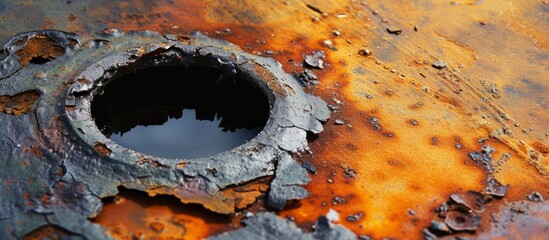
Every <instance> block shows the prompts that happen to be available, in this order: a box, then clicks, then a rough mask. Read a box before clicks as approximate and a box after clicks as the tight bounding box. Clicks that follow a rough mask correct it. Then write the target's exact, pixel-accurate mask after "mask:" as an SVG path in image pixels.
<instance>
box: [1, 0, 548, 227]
mask: <svg viewBox="0 0 549 240" xmlns="http://www.w3.org/2000/svg"><path fill="white" fill-rule="evenodd" d="M548 11H549V4H548V3H546V2H545V1H465V0H464V1H390V2H389V1H381V2H380V1H320V0H318V1H313V0H311V1H291V0H289V1H268V2H261V3H259V2H256V1H247V0H244V1H155V2H149V1H121V2H116V3H113V2H111V1H94V2H85V1H78V2H77V1H56V2H50V3H34V2H30V1H18V2H17V3H11V2H10V3H0V19H1V20H2V23H1V24H0V29H1V30H0V40H2V42H7V41H8V40H9V39H10V38H11V37H12V36H14V35H16V34H17V33H20V32H25V31H30V30H35V29H59V30H63V31H66V32H74V33H76V34H79V35H81V36H90V35H92V34H93V33H95V32H97V31H101V30H102V29H104V28H107V27H116V28H120V29H122V30H124V31H129V30H152V31H156V32H160V33H161V34H173V35H175V36H177V37H179V38H182V39H184V38H186V37H187V36H189V33H190V32H192V31H196V30H199V31H201V32H204V33H205V34H206V35H208V36H209V37H212V38H219V39H225V40H228V41H230V42H232V43H234V44H236V45H237V46H239V47H240V48H242V49H244V50H245V51H247V52H249V53H251V54H254V55H266V56H268V57H272V58H274V59H276V60H277V61H278V62H280V63H281V64H282V67H283V69H284V70H285V72H288V73H292V72H295V73H296V75H300V74H301V72H302V71H303V70H304V68H305V66H304V65H303V61H304V60H305V59H306V56H307V55H311V54H312V52H314V51H317V50H323V51H324V52H325V54H326V58H324V59H323V61H324V63H323V69H317V68H312V69H310V71H312V73H313V74H314V75H316V76H317V77H318V85H312V84H311V85H308V86H307V87H306V91H309V92H311V93H313V94H315V95H317V96H321V98H322V99H324V100H325V101H326V102H327V103H328V104H329V105H330V106H331V107H332V109H333V111H332V117H331V120H329V121H328V123H326V124H325V125H324V129H325V130H324V131H323V132H322V133H320V134H319V135H318V137H316V138H314V139H310V140H311V142H310V143H309V146H310V149H311V150H312V151H313V154H312V155H309V154H301V156H294V157H295V158H296V159H297V160H298V161H300V162H307V166H309V167H308V169H311V166H312V167H313V168H314V172H316V174H314V175H310V178H311V180H312V181H311V182H310V183H309V184H308V185H307V186H306V187H305V188H306V189H307V190H308V191H309V193H310V196H309V197H308V198H306V199H304V200H301V201H299V202H298V203H297V204H293V205H290V206H287V207H286V208H285V209H284V210H283V211H280V212H277V214H278V215H279V216H282V217H291V218H293V219H295V222H296V223H297V225H298V226H299V227H302V228H304V229H310V228H311V226H312V224H313V222H315V221H316V220H317V218H318V217H319V216H324V215H326V214H327V213H328V212H329V209H334V210H335V211H337V212H338V213H339V216H340V219H339V221H337V222H336V223H338V224H342V225H344V226H346V227H347V228H349V229H351V230H353V231H354V232H355V233H356V234H358V235H364V236H371V237H374V238H383V237H395V238H422V237H424V236H431V235H429V234H431V233H434V234H438V235H439V236H445V235H447V234H452V235H451V236H456V235H455V234H456V233H457V234H461V235H463V236H467V237H480V238H490V237H492V236H526V235H525V234H528V233H530V232H529V229H534V230H533V231H535V232H536V233H537V234H536V236H541V238H543V236H547V234H548V232H547V231H548V230H547V227H546V223H547V222H548V217H547V207H546V206H547V202H546V201H543V200H541V202H537V203H535V204H533V203H532V204H527V203H523V202H522V201H524V200H525V199H527V198H528V196H530V198H532V199H538V197H532V196H534V195H532V194H533V193H534V192H538V193H539V196H542V198H545V199H547V198H548V197H549V196H548V193H549V192H548V189H549V186H548V185H549V181H548V174H549V163H548V158H547V154H548V153H549V150H548V148H549V147H548V145H549V144H548V135H549V128H548V127H547V126H548V124H547V123H549V122H548V121H549V120H548V119H549V111H548V106H547V96H549V94H548V92H549V85H548V79H547V76H548V74H547V71H548V68H547V66H548V61H549V60H548V59H549V58H548V57H547V56H548V44H549V42H548V37H547V36H549V30H548V29H549V26H548V21H547V17H546V16H547V12H548ZM20 16H29V17H28V18H21V17H20ZM327 40H328V41H327ZM366 50H367V51H366ZM4 54H5V53H4ZM54 57H55V56H54ZM22 90H23V89H22ZM26 90H30V89H26ZM0 91H1V92H0V96H2V98H0V100H1V101H2V102H12V103H17V104H15V105H20V106H19V107H17V108H11V107H10V108H5V107H4V105H2V112H3V113H2V114H4V116H8V115H9V113H7V112H12V113H13V112H21V113H23V112H26V111H27V110H26V109H27V108H26V107H25V106H26V105H28V104H27V103H32V102H33V101H34V100H33V99H34V96H36V93H35V92H34V93H33V92H28V93H27V94H25V95H17V94H19V93H20V92H15V91H12V90H8V89H1V90H0ZM5 99H9V100H5ZM14 99H15V100H14ZM10 116H12V115H10ZM21 116H28V118H29V120H28V121H31V120H32V119H30V118H32V113H30V114H23V115H21ZM53 122H54V123H55V121H53ZM334 123H336V124H334ZM4 128H9V127H4ZM5 131H6V132H3V133H5V134H8V135H11V134H15V132H17V131H14V130H13V129H5ZM49 134H53V133H49ZM58 134H61V133H58ZM33 137H36V136H23V135H21V136H20V138H21V139H25V138H33ZM3 141H4V142H9V141H7V140H3ZM13 145H15V146H16V145H17V142H14V143H13ZM488 146H489V147H488ZM25 147H26V148H25ZM2 149H6V150H8V152H9V149H15V147H13V146H11V145H10V144H9V143H6V144H4V145H3V147H2ZM21 149H27V150H26V151H28V152H29V153H40V154H44V155H48V154H51V152H52V151H55V149H49V148H48V146H47V145H39V146H23V145H21ZM2 160H4V158H3V159H2ZM4 161H5V160H4ZM29 161H30V162H31V163H32V160H29ZM14 164H15V163H14ZM19 164H25V163H24V161H23V163H21V162H20V163H19ZM16 166H17V168H19V165H14V168H15V167H16ZM30 166H32V165H30ZM21 171H23V170H21ZM24 171H25V172H32V171H34V172H36V173H41V172H43V171H44V169H34V170H28V169H27V170H24ZM492 179H496V180H497V182H498V183H499V184H501V186H500V185H498V184H496V183H494V181H493V180H492ZM2 180H3V181H4V182H5V183H6V184H9V179H2ZM12 184H13V183H12ZM507 185H509V187H508V189H507V191H506V192H505V194H504V196H503V199H501V196H500V195H502V194H501V192H502V191H503V190H502V188H504V186H507ZM18 187H19V186H15V185H13V188H14V189H17V188H18ZM469 191H475V192H480V193H481V194H483V196H484V197H486V198H487V199H490V200H489V201H488V202H487V203H485V204H484V206H482V207H481V206H480V205H479V206H478V208H477V207H475V206H474V204H473V208H474V209H476V210H479V209H483V210H482V211H479V212H473V213H472V214H475V216H477V215H478V216H479V217H480V223H479V227H478V228H475V231H468V232H465V233H460V232H455V230H456V229H458V228H459V227H458V226H456V225H455V224H453V223H454V222H455V221H452V219H455V218H450V219H449V218H448V216H450V217H456V216H459V215H458V213H461V211H460V210H459V209H463V206H461V205H463V204H457V206H456V204H455V202H452V201H455V200H456V199H462V200H463V199H468V198H465V196H468V195H467V194H468V192H469ZM455 194H457V195H455ZM8 196H11V195H8ZM457 196H460V198H459V197H457ZM535 196H538V195H535ZM492 198H493V199H492ZM132 201H134V200H131V197H128V198H126V201H123V202H122V203H120V205H119V206H120V208H118V209H128V211H133V212H136V213H139V214H140V216H141V217H140V219H141V220H142V221H138V222H134V221H133V220H131V219H130V218H123V219H121V220H120V222H118V225H115V224H111V223H113V222H114V221H111V220H109V219H112V218H115V217H116V216H117V215H119V214H123V213H120V212H117V210H116V209H117V208H105V211H104V212H102V213H101V214H100V216H99V217H98V218H96V220H95V221H96V222H98V223H99V224H103V226H104V227H106V228H107V229H109V231H110V233H111V234H113V236H117V237H120V238H124V237H127V236H130V237H131V236H132V234H133V232H132V231H133V230H131V229H144V230H143V231H144V234H148V235H147V236H151V234H158V235H161V236H169V235H170V234H169V233H168V232H162V233H157V232H155V231H154V230H151V229H150V227H149V225H150V224H151V223H152V222H155V221H157V220H154V219H171V218H167V217H165V216H166V215H169V214H173V216H177V215H178V213H176V212H175V211H174V210H159V208H161V207H162V206H166V205H165V204H164V205H163V204H159V205H158V206H154V207H152V209H156V210H150V211H149V210H147V208H144V207H138V206H134V207H130V206H125V205H124V204H128V205H130V204H131V203H132ZM447 201H450V202H449V204H447V206H448V208H450V209H449V210H448V213H450V214H449V215H444V214H443V215H441V214H440V213H437V212H436V211H435V209H437V208H439V207H440V206H441V205H443V206H444V204H443V203H446V202H447ZM465 202H469V201H468V200H464V201H463V202H462V203H465ZM473 202H475V201H473ZM515 202H516V203H515ZM513 204H518V205H520V206H522V207H513ZM524 204H526V205H524ZM257 205H261V202H260V203H258V204H257ZM109 206H111V205H109ZM452 206H453V207H456V209H453V207H452ZM524 206H527V207H524ZM259 208H260V206H252V207H251V208H249V209H247V211H251V212H256V211H258V210H259ZM443 208H445V207H443ZM522 208H528V211H524V210H520V209H522ZM465 209H467V207H465ZM510 209H515V210H516V209H518V210H519V212H516V211H515V210H510ZM466 212H467V211H466ZM155 214H158V215H155ZM517 214H518V215H519V217H518V218H519V219H520V222H525V224H526V223H528V224H531V226H532V227H531V228H530V227H523V226H522V225H520V224H519V223H517V222H512V221H510V219H517V217H516V215H517ZM199 215H200V214H198V215H193V216H190V217H186V218H185V219H187V220H188V224H189V226H194V227H187V231H186V236H188V237H190V236H193V237H198V238H201V237H206V236H210V235H212V234H214V233H215V234H217V233H220V232H223V231H225V230H229V229H233V228H237V227H239V224H238V220H239V219H240V216H234V217H231V219H232V220H228V221H227V222H226V223H219V222H214V221H211V220H207V219H209V218H201V217H200V216H199ZM205 215H206V214H205ZM438 215H441V216H440V217H439V216H438ZM123 216H129V215H123ZM471 216H472V215H466V217H467V219H473V218H472V217H471ZM37 218H38V217H37ZM40 218H42V217H40ZM526 219H528V220H526ZM433 220H435V221H437V222H439V223H444V224H442V225H441V224H439V225H437V224H435V226H438V229H444V228H445V227H449V228H450V229H452V230H451V232H450V233H448V232H444V231H442V232H434V230H433V228H432V226H433V224H432V223H431V221H433ZM473 220H474V219H473ZM162 221H163V222H164V223H166V222H169V220H162ZM476 222H477V221H476V220H475V221H472V223H473V224H472V226H476ZM208 223H210V224H208ZM498 223H504V225H505V226H506V227H505V228H502V227H501V226H502V225H499V224H498ZM86 224H89V223H86ZM193 224H194V225H193ZM544 224H545V225H544ZM166 225H167V224H166ZM90 226H96V225H90ZM452 226H453V227H452ZM544 226H545V227H544ZM464 227H465V228H466V229H470V228H471V225H469V226H464ZM21 229H22V230H21V232H24V231H30V230H31V229H24V228H23V227H22V228H21ZM424 229H428V231H429V233H426V231H424ZM435 229H437V227H435ZM48 230H51V229H46V230H44V232H48ZM117 232H120V233H121V234H119V235H118V234H117ZM65 234H67V233H65Z"/></svg>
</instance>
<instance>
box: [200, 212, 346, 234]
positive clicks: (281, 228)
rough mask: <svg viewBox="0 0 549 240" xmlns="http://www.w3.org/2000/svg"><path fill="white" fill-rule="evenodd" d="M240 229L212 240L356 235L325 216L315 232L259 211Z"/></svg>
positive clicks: (317, 224) (316, 225)
mask: <svg viewBox="0 0 549 240" xmlns="http://www.w3.org/2000/svg"><path fill="white" fill-rule="evenodd" d="M244 225H246V227H243V228H241V229H239V230H235V231H231V232H226V233H223V234H220V235H217V236H214V237H210V238H208V239H210V240H229V239H272V240H275V239H305V240H308V239H311V240H312V239H318V240H351V239H356V235H355V234H354V233H353V232H351V231H349V230H348V229H346V228H344V227H341V226H338V225H333V224H331V223H330V222H328V220H327V219H326V218H325V217H320V218H319V219H318V220H317V222H316V223H315V225H314V232H313V233H305V232H303V230H301V229H299V228H297V227H296V225H295V223H293V222H291V221H289V220H287V219H282V218H280V217H278V216H276V215H275V214H273V213H268V212H267V213H258V214H257V215H255V216H253V217H251V218H248V219H245V220H244Z"/></svg>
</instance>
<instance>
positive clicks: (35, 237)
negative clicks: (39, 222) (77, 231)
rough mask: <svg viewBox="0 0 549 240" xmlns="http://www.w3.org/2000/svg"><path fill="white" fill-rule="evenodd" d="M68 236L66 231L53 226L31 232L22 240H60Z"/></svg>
mask: <svg viewBox="0 0 549 240" xmlns="http://www.w3.org/2000/svg"><path fill="white" fill-rule="evenodd" d="M68 236H69V234H68V232H67V231H65V230H63V229H61V228H59V227H57V226H54V225H48V226H44V227H41V228H38V229H36V230H34V231H32V232H31V233H29V234H27V235H25V236H24V237H23V240H42V239H49V240H60V239H65V238H66V237H68Z"/></svg>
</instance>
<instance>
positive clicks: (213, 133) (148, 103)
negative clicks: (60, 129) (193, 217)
mask: <svg viewBox="0 0 549 240" xmlns="http://www.w3.org/2000/svg"><path fill="white" fill-rule="evenodd" d="M268 112H269V103H268V101H267V99H266V97H265V95H264V94H263V93H262V92H261V91H260V90H259V89H258V88H257V87H255V86H254V85H252V84H250V83H249V82H248V81H245V80H243V79H239V78H230V77H226V76H225V75H224V74H223V73H222V72H220V71H218V70H216V69H212V68H205V67H190V68H183V67H155V68H150V69H144V70H139V71H136V72H130V73H126V74H123V75H122V76H118V77H115V78H113V79H112V80H111V81H110V82H109V83H108V85H107V86H106V87H105V88H104V91H103V93H101V94H96V96H95V97H94V99H93V101H92V116H93V117H94V119H95V122H96V124H97V126H98V127H99V129H100V130H101V131H102V132H103V133H104V134H105V135H106V136H107V137H110V138H111V139H112V140H113V141H114V142H116V143H118V144H119V145H121V146H123V147H127V148H130V149H133V150H135V151H138V152H141V153H145V154H148V155H153V156H157V157H165V158H197V157H205V156H211V155H213V154H216V153H219V152H224V151H227V150H230V149H233V148H235V147H237V146H239V145H241V144H243V143H245V142H246V141H247V140H250V139H252V138H253V137H255V136H256V135H257V134H258V133H259V132H260V131H261V129H262V128H263V127H264V125H265V123H266V121H267V118H268Z"/></svg>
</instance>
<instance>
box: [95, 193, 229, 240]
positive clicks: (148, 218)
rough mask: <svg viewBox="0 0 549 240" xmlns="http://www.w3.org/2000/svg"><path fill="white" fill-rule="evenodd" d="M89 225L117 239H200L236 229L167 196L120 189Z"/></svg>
mask: <svg viewBox="0 0 549 240" xmlns="http://www.w3.org/2000/svg"><path fill="white" fill-rule="evenodd" d="M104 204H105V205H104V206H103V209H102V211H101V213H100V214H99V215H98V216H96V217H95V218H94V219H93V222H95V223H98V224H101V225H102V226H103V227H105V228H107V230H108V231H109V233H110V234H112V236H113V237H115V238H117V239H135V238H137V239H154V238H157V239H202V238H206V237H207V236H209V235H210V234H213V233H216V232H220V230H227V229H231V228H235V227H237V226H238V222H233V219H232V218H231V217H230V216H226V215H220V214H215V213H212V212H210V211H208V210H206V209H204V208H203V207H202V206H200V205H193V204H188V205H187V204H182V203H181V202H180V201H179V199H177V198H175V197H171V196H167V195H158V196H155V197H149V196H148V195H147V194H146V193H144V192H139V191H135V190H126V189H122V190H121V193H120V194H119V195H117V196H116V197H113V198H109V199H108V200H106V201H105V202H104Z"/></svg>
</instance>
